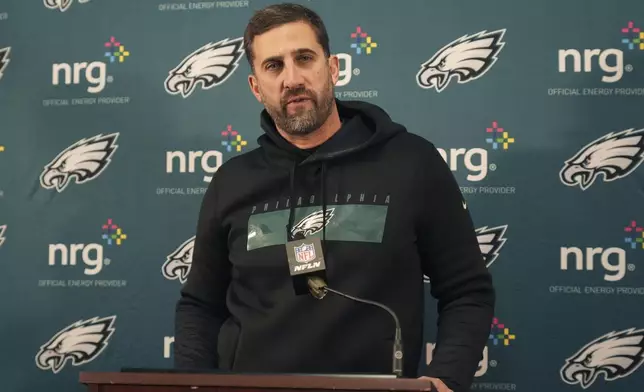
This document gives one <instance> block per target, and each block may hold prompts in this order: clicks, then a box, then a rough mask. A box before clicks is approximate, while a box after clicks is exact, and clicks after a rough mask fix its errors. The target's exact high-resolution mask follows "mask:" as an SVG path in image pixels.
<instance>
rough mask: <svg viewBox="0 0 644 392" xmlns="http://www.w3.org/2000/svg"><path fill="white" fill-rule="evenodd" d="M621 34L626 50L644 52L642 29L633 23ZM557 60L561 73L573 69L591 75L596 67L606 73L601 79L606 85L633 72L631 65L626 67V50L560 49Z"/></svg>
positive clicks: (623, 29) (622, 29) (622, 30)
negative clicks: (625, 73) (626, 73)
mask: <svg viewBox="0 0 644 392" xmlns="http://www.w3.org/2000/svg"><path fill="white" fill-rule="evenodd" d="M621 33H622V39H621V42H622V43H623V44H625V45H626V48H625V50H628V51H644V44H643V43H642V42H641V41H642V37H643V36H644V35H643V34H642V31H641V29H639V28H636V27H634V23H633V22H632V21H631V22H628V24H627V26H625V27H622V28H621ZM557 60H558V70H559V72H560V73H565V72H568V71H569V70H571V69H572V72H574V73H582V72H583V73H590V72H593V68H594V67H595V66H596V67H598V68H599V69H600V70H602V71H603V72H604V74H603V75H602V77H601V81H602V82H604V83H615V82H618V81H620V80H621V79H622V77H623V76H624V72H631V71H633V66H632V65H631V64H626V65H624V50H622V49H618V48H607V49H583V50H577V49H560V50H559V52H558V57H557ZM569 66H570V68H569Z"/></svg>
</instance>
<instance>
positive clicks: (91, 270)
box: [48, 219, 127, 276]
mask: <svg viewBox="0 0 644 392" xmlns="http://www.w3.org/2000/svg"><path fill="white" fill-rule="evenodd" d="M102 229H103V235H102V238H103V240H105V242H106V244H107V245H108V246H112V245H117V246H120V245H121V244H122V242H123V240H125V239H127V235H126V234H125V233H124V232H123V229H122V228H121V227H119V226H118V225H116V224H114V223H113V222H112V219H108V220H107V222H106V223H105V224H103V225H102ZM48 256H49V257H48V263H49V266H52V267H54V266H56V265H61V266H68V267H75V266H77V265H83V266H84V267H85V268H84V269H83V273H84V274H85V275H90V276H93V275H97V274H99V273H100V272H101V271H102V270H103V268H104V267H105V266H108V265H110V263H111V260H110V259H108V258H106V257H104V247H103V245H102V244H99V243H95V242H94V243H88V244H61V243H58V244H49V255H48Z"/></svg>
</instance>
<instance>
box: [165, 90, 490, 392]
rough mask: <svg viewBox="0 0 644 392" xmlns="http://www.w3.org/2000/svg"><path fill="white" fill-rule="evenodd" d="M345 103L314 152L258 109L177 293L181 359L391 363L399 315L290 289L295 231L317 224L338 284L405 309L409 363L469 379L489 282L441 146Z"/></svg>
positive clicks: (355, 369)
mask: <svg viewBox="0 0 644 392" xmlns="http://www.w3.org/2000/svg"><path fill="white" fill-rule="evenodd" d="M336 104H337V105H338V112H339V114H340V118H341V119H342V121H343V125H342V127H341V129H340V130H339V131H338V132H337V133H336V134H335V135H334V136H333V137H332V138H330V139H329V140H328V141H327V142H325V143H324V144H322V145H320V146H319V147H318V148H316V149H314V150H311V151H305V150H301V149H299V148H297V147H295V146H293V145H292V144H290V143H289V142H288V141H287V140H286V139H284V138H283V137H282V136H281V135H280V134H279V133H278V132H277V131H276V129H275V125H274V123H273V121H272V120H271V119H270V117H269V116H268V114H267V113H266V111H263V112H262V114H261V126H262V128H263V129H264V131H265V134H263V135H262V136H261V137H260V138H259V139H258V142H259V144H260V148H258V149H255V150H252V151H250V152H247V153H245V154H242V155H240V156H238V157H235V158H232V159H230V160H228V161H227V162H225V163H224V164H223V165H222V166H221V167H220V169H219V170H218V171H217V172H216V174H215V176H214V177H213V180H212V181H211V183H210V185H209V187H208V190H207V192H206V194H205V196H204V199H203V203H202V207H201V211H200V215H199V222H198V227H197V233H196V239H195V244H194V253H193V257H192V267H191V271H190V274H189V276H188V281H187V282H186V284H185V286H184V287H183V288H182V290H181V298H180V300H179V302H178V306H177V311H176V325H175V342H174V360H175V366H176V367H177V368H180V369H193V370H194V369H208V368H218V369H222V370H228V371H233V372H249V373H250V372H252V373H262V372H263V373H274V372H278V373H388V374H391V373H392V371H391V368H392V343H393V338H394V331H395V328H394V323H393V320H392V318H391V316H390V315H389V314H388V313H387V312H385V311H384V310H382V309H378V308H377V307H373V306H370V305H366V304H360V303H356V302H353V301H350V300H348V299H346V298H342V297H340V296H336V295H333V294H329V295H327V296H326V297H325V298H324V299H322V300H318V299H314V298H313V297H312V296H310V295H298V294H296V292H295V290H294V285H293V280H292V278H291V276H290V273H289V268H288V262H287V253H286V247H285V242H286V241H288V240H289V239H290V238H291V237H290V236H287V232H290V233H291V234H294V235H297V236H300V238H301V236H302V235H304V236H305V237H319V238H320V239H321V241H322V244H323V251H324V258H325V263H326V279H327V283H328V285H329V287H331V288H335V289H336V290H340V291H343V292H345V293H347V294H350V295H354V296H357V297H361V298H366V299H370V300H375V301H379V302H381V303H384V304H385V305H387V306H389V307H390V308H392V309H393V310H394V311H395V312H396V313H397V315H398V318H399V319H400V323H401V325H402V338H403V343H404V350H405V357H404V364H403V372H404V376H405V377H417V376H420V375H427V376H432V377H438V378H440V379H442V380H443V381H444V382H445V383H446V384H447V386H448V387H450V388H451V389H453V390H454V391H456V392H460V391H466V390H469V386H470V384H471V382H472V379H473V375H474V372H475V371H476V369H477V366H478V362H479V361H480V360H481V358H482V352H483V348H484V346H485V343H486V341H487V338H488V334H489V332H490V323H491V320H492V317H493V308H494V301H495V293H494V289H493V285H492V279H491V276H490V274H489V273H488V271H487V269H486V267H485V264H484V261H483V259H482V256H481V251H480V248H479V245H478V242H477V238H476V234H475V231H474V226H473V223H472V220H471V218H470V216H469V212H468V210H467V209H466V208H465V203H464V201H463V199H462V196H461V193H460V190H459V187H458V185H457V183H456V181H455V179H454V177H453V175H452V173H451V172H450V170H449V168H448V167H447V165H446V163H445V161H444V160H443V158H442V157H441V156H440V155H439V153H438V151H437V150H436V148H435V147H434V145H433V144H432V143H430V142H429V141H427V140H425V139H424V138H421V137H419V136H417V135H414V134H412V133H409V132H407V130H406V129H405V128H404V127H403V126H402V125H400V124H397V123H395V122H393V121H392V120H391V118H390V117H389V116H388V115H387V114H386V113H385V112H384V111H383V110H382V109H381V108H379V107H378V106H375V105H373V104H369V103H365V102H356V101H339V100H336ZM323 211H324V212H323ZM423 275H426V276H427V277H429V279H430V281H431V294H432V295H433V296H434V297H435V298H437V300H438V315H439V317H438V334H437V336H436V347H435V349H434V352H433V360H432V363H431V364H430V366H429V367H428V371H427V372H423V373H422V374H418V367H419V364H420V360H421V351H422V346H423V345H424V343H425V342H424V341H423V320H424V290H423V289H424V287H425V283H424V282H423ZM429 339H430V340H433V339H432V338H429Z"/></svg>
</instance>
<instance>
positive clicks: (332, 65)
mask: <svg viewBox="0 0 644 392" xmlns="http://www.w3.org/2000/svg"><path fill="white" fill-rule="evenodd" d="M329 70H330V71H331V79H332V80H333V85H334V86H335V84H336V83H337V82H338V78H339V77H340V59H338V56H336V55H334V54H332V55H331V56H329Z"/></svg>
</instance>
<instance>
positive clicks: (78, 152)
mask: <svg viewBox="0 0 644 392" xmlns="http://www.w3.org/2000/svg"><path fill="white" fill-rule="evenodd" d="M118 136H119V133H118V132H117V133H112V134H109V135H103V134H99V135H96V136H93V137H90V138H87V139H81V140H79V141H77V142H76V143H74V144H72V145H71V146H69V147H67V148H66V149H64V150H63V151H62V152H61V153H60V154H58V156H56V158H54V159H53V160H52V161H51V162H50V163H48V164H47V165H46V166H45V168H44V171H43V172H42V174H41V175H40V185H41V186H42V187H43V188H45V189H56V191H58V192H59V193H60V192H62V191H64V190H65V188H67V186H68V185H69V184H70V183H71V181H72V179H74V180H75V181H76V183H77V184H84V183H86V182H88V181H91V180H94V179H96V178H97V177H98V176H99V175H100V174H101V173H102V172H103V171H104V170H105V169H106V168H107V167H108V166H109V164H110V163H111V162H112V160H111V157H112V155H113V154H114V151H116V149H117V148H118V145H116V139H117V138H118Z"/></svg>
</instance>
